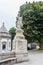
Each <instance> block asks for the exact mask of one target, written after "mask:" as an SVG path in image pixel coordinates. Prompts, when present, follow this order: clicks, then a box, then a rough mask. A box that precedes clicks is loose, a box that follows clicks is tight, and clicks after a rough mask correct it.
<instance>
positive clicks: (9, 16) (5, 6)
mask: <svg viewBox="0 0 43 65" xmlns="http://www.w3.org/2000/svg"><path fill="white" fill-rule="evenodd" d="M26 1H28V2H32V1H43V0H0V27H1V25H2V23H3V22H4V23H5V26H6V28H7V29H8V30H9V29H10V28H11V27H15V24H16V23H15V22H16V16H17V13H18V11H19V8H20V5H22V4H24V3H25V2H26Z"/></svg>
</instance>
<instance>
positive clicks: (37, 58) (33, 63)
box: [14, 51, 43, 65]
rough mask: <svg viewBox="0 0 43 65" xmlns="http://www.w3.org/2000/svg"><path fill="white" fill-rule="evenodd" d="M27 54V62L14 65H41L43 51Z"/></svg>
mask: <svg viewBox="0 0 43 65" xmlns="http://www.w3.org/2000/svg"><path fill="white" fill-rule="evenodd" d="M28 53H29V54H28V58H29V61H28V62H22V63H18V64H14V65H43V51H42V52H38V51H36V52H35V51H29V52H28Z"/></svg>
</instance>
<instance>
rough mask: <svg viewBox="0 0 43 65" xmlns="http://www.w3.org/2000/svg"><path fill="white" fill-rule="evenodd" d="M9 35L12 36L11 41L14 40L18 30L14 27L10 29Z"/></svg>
mask: <svg viewBox="0 0 43 65" xmlns="http://www.w3.org/2000/svg"><path fill="white" fill-rule="evenodd" d="M9 33H10V35H11V40H13V38H14V36H15V34H16V29H15V28H14V27H12V28H10V30H9Z"/></svg>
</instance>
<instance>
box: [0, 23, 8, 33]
mask: <svg viewBox="0 0 43 65" xmlns="http://www.w3.org/2000/svg"><path fill="white" fill-rule="evenodd" d="M0 32H1V33H8V31H7V29H6V27H5V26H4V22H3V24H2V26H1V28H0Z"/></svg>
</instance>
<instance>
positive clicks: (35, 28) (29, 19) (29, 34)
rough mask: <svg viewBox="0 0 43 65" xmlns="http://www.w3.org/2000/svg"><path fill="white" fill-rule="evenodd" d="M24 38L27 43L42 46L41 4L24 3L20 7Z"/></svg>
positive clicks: (42, 13)
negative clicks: (35, 43)
mask: <svg viewBox="0 0 43 65" xmlns="http://www.w3.org/2000/svg"><path fill="white" fill-rule="evenodd" d="M20 16H22V18H23V27H22V29H23V30H24V35H25V38H26V39H27V41H28V42H37V43H40V46H42V45H43V2H41V1H40V2H33V3H26V4H24V5H22V6H20Z"/></svg>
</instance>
